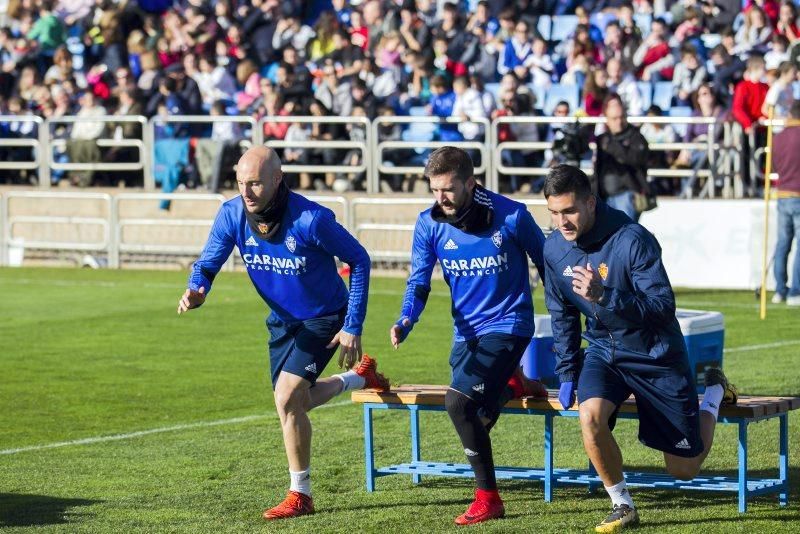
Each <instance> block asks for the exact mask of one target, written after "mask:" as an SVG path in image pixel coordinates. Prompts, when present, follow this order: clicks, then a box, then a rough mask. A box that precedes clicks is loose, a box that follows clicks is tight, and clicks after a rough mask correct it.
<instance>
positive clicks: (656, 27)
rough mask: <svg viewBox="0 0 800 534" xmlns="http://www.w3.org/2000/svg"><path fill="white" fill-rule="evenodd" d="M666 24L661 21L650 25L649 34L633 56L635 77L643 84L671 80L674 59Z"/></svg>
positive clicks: (656, 20)
mask: <svg viewBox="0 0 800 534" xmlns="http://www.w3.org/2000/svg"><path fill="white" fill-rule="evenodd" d="M668 40H669V36H668V29H667V24H666V23H665V22H664V21H663V20H661V19H655V20H654V21H653V22H651V23H650V34H649V35H648V36H647V37H646V38H645V39H644V41H642V44H641V45H639V48H638V49H637V50H636V53H635V54H634V55H633V64H634V66H635V67H636V69H637V77H638V78H639V79H641V80H643V81H645V82H658V81H662V80H671V79H672V71H673V64H674V63H675V58H674V57H673V56H672V51H671V50H670V47H669V44H668Z"/></svg>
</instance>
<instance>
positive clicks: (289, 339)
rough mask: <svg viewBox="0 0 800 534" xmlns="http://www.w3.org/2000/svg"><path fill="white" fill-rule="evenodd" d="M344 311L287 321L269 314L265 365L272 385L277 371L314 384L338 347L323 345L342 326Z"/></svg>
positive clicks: (275, 379) (328, 341)
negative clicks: (303, 319) (267, 352)
mask: <svg viewBox="0 0 800 534" xmlns="http://www.w3.org/2000/svg"><path fill="white" fill-rule="evenodd" d="M346 312H347V309H346V308H344V309H342V310H341V311H339V313H335V314H332V315H325V316H323V317H316V318H314V319H306V320H305V321H298V322H291V323H288V322H284V321H281V320H280V319H279V318H277V317H276V316H275V315H274V314H272V315H270V316H269V318H268V319H267V329H268V330H269V366H270V373H271V374H272V387H273V388H274V387H275V383H276V382H277V381H278V375H280V374H281V371H285V372H287V373H291V374H293V375H297V376H300V377H302V378H305V379H306V380H308V381H309V382H311V385H314V383H315V382H316V381H317V377H318V376H319V375H320V374H322V370H323V369H325V366H326V365H328V362H329V361H330V360H331V358H332V357H333V355H334V354H335V353H336V350H337V349H338V348H339V346H338V345H336V346H335V347H333V348H330V349H329V348H327V345H328V343H330V342H331V339H333V337H334V336H335V335H336V334H337V333H338V332H339V330H341V329H342V325H344V318H345V315H346Z"/></svg>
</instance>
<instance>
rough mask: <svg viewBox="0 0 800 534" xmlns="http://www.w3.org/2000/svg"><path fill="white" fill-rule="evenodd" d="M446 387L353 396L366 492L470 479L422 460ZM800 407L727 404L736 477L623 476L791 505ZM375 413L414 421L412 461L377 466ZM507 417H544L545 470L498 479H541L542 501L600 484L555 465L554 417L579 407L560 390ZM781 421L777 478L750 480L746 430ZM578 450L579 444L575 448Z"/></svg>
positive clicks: (514, 406)
mask: <svg viewBox="0 0 800 534" xmlns="http://www.w3.org/2000/svg"><path fill="white" fill-rule="evenodd" d="M446 391H447V386H432V385H403V386H398V387H394V388H392V390H391V391H388V392H377V391H374V390H360V391H355V392H353V394H352V400H353V402H357V403H362V404H363V405H364V450H365V459H366V485H367V491H374V490H375V479H376V478H377V477H382V476H388V475H397V474H410V475H411V478H412V481H413V482H414V483H415V484H416V483H419V482H420V480H421V477H422V475H437V476H451V477H472V476H473V473H472V470H471V469H470V466H469V465H468V464H452V463H442V462H429V461H424V460H422V458H421V451H420V428H419V412H420V411H444V409H445V408H444V396H445V392H446ZM798 408H800V398H798V397H747V396H743V397H740V398H739V402H738V404H737V405H735V406H723V407H722V409H721V410H720V412H719V419H718V422H719V423H723V424H738V425H739V454H738V456H739V462H738V463H739V465H738V476H737V477H724V476H713V477H698V478H695V479H694V480H691V481H681V480H676V479H674V478H672V477H671V476H669V475H666V474H658V473H630V472H626V473H625V478H626V481H627V483H628V485H630V486H639V487H650V488H657V489H691V490H704V491H730V492H738V495H739V511H740V512H742V513H743V512H745V511H747V500H748V499H749V498H750V497H754V496H756V495H762V494H767V493H778V495H779V501H780V504H781V506H785V505H786V504H788V501H789V417H788V415H789V411H791V410H796V409H798ZM374 410H408V412H409V416H410V420H411V462H409V463H403V464H397V465H390V466H386V467H379V468H376V467H375V451H374V442H373V424H372V412H373V411H374ZM503 413H506V414H523V415H540V416H543V417H544V466H543V467H542V468H529V467H496V468H495V472H496V475H497V478H503V479H522V480H537V481H542V482H543V483H544V500H545V502H550V501H551V500H552V499H553V487H554V486H555V485H557V484H559V485H575V484H577V485H587V486H589V489H590V490H594V489H596V488H599V487H601V486H602V481H601V480H600V478H599V477H598V476H597V473H596V471H595V470H594V468H593V466H592V465H591V462H590V463H589V469H588V470H577V469H555V468H554V467H553V452H554V451H553V446H554V442H553V419H554V418H555V417H577V416H578V410H577V405H575V406H573V407H572V408H570V409H569V410H562V409H561V404H560V403H559V402H558V397H557V393H556V392H550V397H549V398H547V399H540V400H537V399H533V398H522V399H514V400H511V401H509V403H508V404H506V406H505V408H503ZM775 417H777V418H778V419H779V421H780V422H779V437H778V440H779V458H778V478H750V477H749V476H748V470H747V460H748V454H747V453H748V450H747V427H748V425H749V424H750V423H754V422H757V421H764V420H767V419H772V418H775ZM619 418H621V419H637V418H638V413H637V411H636V403H635V401H634V400H633V399H632V398H631V399H629V400H627V401H626V402H625V403H624V404H623V405H622V406H621V408H620V413H619ZM576 446H577V445H576Z"/></svg>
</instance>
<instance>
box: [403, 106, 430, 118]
mask: <svg viewBox="0 0 800 534" xmlns="http://www.w3.org/2000/svg"><path fill="white" fill-rule="evenodd" d="M408 114H409V115H411V116H412V117H427V116H428V115H429V113H428V108H427V107H425V106H412V107H410V108H408Z"/></svg>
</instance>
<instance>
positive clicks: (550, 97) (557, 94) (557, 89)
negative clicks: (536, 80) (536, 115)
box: [543, 83, 580, 116]
mask: <svg viewBox="0 0 800 534" xmlns="http://www.w3.org/2000/svg"><path fill="white" fill-rule="evenodd" d="M562 100H565V101H566V102H568V103H569V110H570V113H574V112H575V110H576V109H578V107H580V98H579V91H578V86H577V85H571V84H570V85H567V84H564V85H562V84H560V83H554V84H553V85H551V86H550V88H549V89H548V90H547V92H546V93H545V98H544V107H543V111H544V114H545V115H547V116H551V115H552V114H553V110H554V109H555V107H556V104H558V103H559V102H560V101H562Z"/></svg>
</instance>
